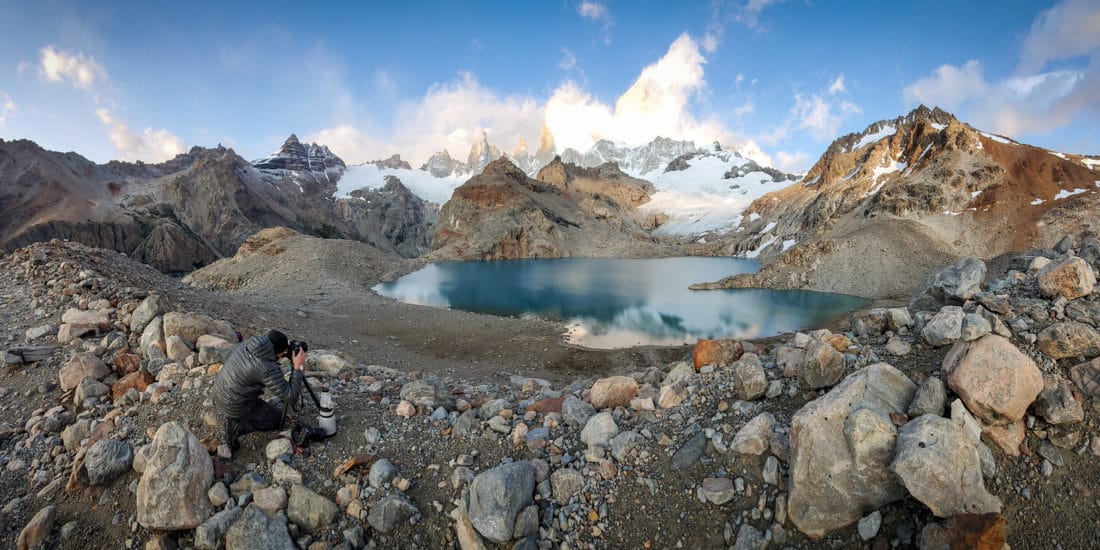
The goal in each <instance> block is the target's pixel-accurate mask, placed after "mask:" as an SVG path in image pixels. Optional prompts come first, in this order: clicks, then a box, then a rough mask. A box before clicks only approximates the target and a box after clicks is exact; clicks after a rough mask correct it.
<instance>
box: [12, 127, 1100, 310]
mask: <svg viewBox="0 0 1100 550" xmlns="http://www.w3.org/2000/svg"><path fill="white" fill-rule="evenodd" d="M554 152H555V148H554V143H553V136H552V135H551V134H550V133H549V132H548V131H545V130H544V132H543V135H542V137H541V139H540V144H539V148H538V149H537V150H536V152H535V153H534V154H531V153H529V152H528V151H527V149H526V146H525V144H520V146H519V147H517V148H516V149H514V150H513V151H512V152H510V153H507V154H504V153H501V151H500V149H498V148H497V147H494V146H493V145H491V144H490V142H489V136H488V135H487V134H486V133H485V132H481V133H480V135H479V136H478V139H477V141H476V142H475V143H474V145H473V146H472V147H471V150H470V151H469V153H468V154H467V155H466V158H465V160H464V161H460V160H457V159H455V158H452V157H451V156H450V154H449V153H448V152H447V151H446V150H443V151H441V152H439V153H437V154H436V155H433V156H432V158H430V159H429V160H428V161H427V162H426V163H424V165H422V166H421V167H420V169H419V170H414V169H413V168H412V166H411V165H410V164H409V163H408V162H406V161H405V160H403V159H402V158H401V157H400V155H393V156H392V157H390V158H388V159H380V160H377V161H373V162H371V163H366V164H363V165H353V166H348V165H347V164H346V163H345V162H344V161H343V160H342V159H340V158H339V157H338V156H337V155H335V154H333V153H332V151H331V150H329V149H328V148H327V147H325V146H324V145H319V144H313V143H310V144H306V143H302V142H300V141H299V140H298V138H297V137H296V136H295V135H293V134H292V135H291V136H290V137H289V138H288V139H287V140H286V141H285V142H284V143H283V144H282V146H280V147H279V148H278V149H277V150H276V151H274V152H273V153H272V154H270V155H268V156H266V157H264V158H262V159H258V160H255V161H253V162H248V161H246V160H244V159H242V158H241V157H240V156H239V155H237V154H236V153H235V152H234V151H233V150H232V149H227V148H224V147H221V146H218V147H216V148H209V149H206V148H201V147H195V148H192V149H191V150H190V151H188V152H187V153H184V154H182V155H179V156H177V157H176V158H174V159H172V160H170V161H167V162H164V163H159V164H145V163H141V162H137V163H124V162H117V161H112V162H110V163H107V164H102V165H99V164H95V163H92V162H90V161H88V160H87V159H84V158H83V157H81V156H79V155H77V154H76V153H56V152H51V151H46V150H44V149H42V148H40V147H38V146H37V145H36V144H34V143H33V142H30V141H26V140H16V141H3V140H0V212H3V213H4V216H3V217H2V219H0V246H2V247H3V248H5V249H9V250H10V249H13V248H15V247H18V246H21V245H23V244H26V243H29V242H33V241H41V240H48V239H51V238H62V239H71V240H78V241H82V242H85V243H86V244H90V245H93V246H98V247H103V248H110V249H114V250H118V251H121V252H124V253H126V254H129V255H131V256H132V257H134V258H136V259H139V260H141V261H144V262H146V263H149V264H150V265H153V266H154V267H157V268H158V269H161V270H164V271H188V270H191V269H194V268H196V267H199V266H201V265H205V264H207V263H209V262H211V261H213V260H215V259H217V258H219V257H224V256H228V255H232V254H233V253H234V252H235V251H236V249H237V247H239V246H240V244H241V243H243V242H244V240H245V239H246V238H248V236H250V235H252V234H253V233H255V232H256V231H258V230H259V229H262V228H265V227H272V226H285V227H289V228H291V229H294V230H297V231H300V232H303V233H310V234H314V235H320V236H326V237H342V238H350V239H356V240H361V241H363V242H367V243H370V244H372V245H374V246H375V247H377V248H379V249H380V250H383V251H385V252H387V253H391V254H394V255H398V256H402V257H416V256H421V255H425V254H428V256H427V257H428V258H430V259H435V260H445V259H484V258H518V257H558V256H622V255H625V256H646V255H654V254H659V253H662V252H659V251H658V249H659V248H660V247H661V246H665V247H666V250H665V251H664V252H663V253H664V254H668V253H675V252H674V251H675V250H680V252H682V253H687V252H690V253H703V254H719V255H742V256H747V257H752V258H757V259H759V260H760V261H761V262H763V263H764V264H765V266H764V268H763V269H762V270H761V271H760V272H759V273H758V274H756V275H755V276H742V277H739V278H737V279H736V280H734V279H731V280H727V281H722V282H717V283H713V284H712V285H711V286H712V287H713V286H745V285H767V286H773V287H784V288H814V289H823V290H836V291H840V292H849V293H853V294H860V295H864V296H868V295H870V296H871V297H885V296H893V295H900V294H901V293H903V292H904V291H906V289H904V288H902V287H910V286H913V285H915V284H917V283H918V282H919V279H921V278H923V277H924V276H925V275H927V272H928V271H929V270H930V269H933V268H934V267H935V266H941V265H943V264H944V263H945V260H946V259H949V258H952V257H958V256H960V255H979V256H982V257H990V256H992V255H996V254H1000V253H1002V252H1006V251H1009V250H1021V249H1024V248H1028V247H1033V246H1039V245H1043V244H1050V241H1051V240H1052V239H1055V238H1056V237H1057V236H1060V235H1061V234H1063V233H1068V232H1076V231H1079V230H1080V229H1082V228H1084V229H1092V230H1095V229H1096V228H1095V227H1092V224H1095V223H1096V222H1095V221H1094V220H1096V219H1098V218H1097V216H1096V214H1097V212H1098V204H1097V203H1098V200H1100V199H1098V197H1100V188H1098V185H1100V184H1098V183H1097V181H1098V180H1100V175H1098V172H1097V168H1100V160H1097V159H1096V158H1095V157H1084V156H1079V155H1069V154H1063V153H1058V152H1053V151H1048V150H1045V149H1040V148H1036V147H1031V146H1028V145H1024V144H1020V143H1016V142H1014V141H1012V140H1009V139H1006V138H1003V137H1000V136H996V135H993V134H989V133H985V132H982V131H980V130H977V129H974V128H972V127H970V126H969V125H967V124H965V123H963V122H961V121H959V120H957V119H956V118H955V117H953V116H952V115H950V114H949V113H946V112H944V111H942V110H940V109H928V108H926V107H923V106H922V107H919V108H917V109H915V110H914V111H912V112H910V113H908V114H906V115H904V116H900V117H897V118H895V119H890V120H883V121H880V122H877V123H875V124H872V125H870V126H869V127H867V128H866V129H865V130H864V131H862V132H858V133H853V134H849V135H846V136H842V137H840V138H838V139H837V140H836V141H834V142H833V143H832V144H831V145H830V146H829V147H828V149H827V150H826V151H825V153H824V154H823V155H822V156H821V158H820V159H819V160H818V161H817V162H816V163H815V164H814V166H813V168H811V170H810V171H809V172H808V173H806V174H805V175H802V176H799V175H792V174H786V173H783V172H781V171H778V170H775V169H774V168H771V167H768V166H764V165H761V164H760V163H758V162H756V161H754V160H752V159H751V158H749V157H750V156H753V155H752V154H751V152H750V151H736V150H735V151H725V150H723V149H722V147H721V146H720V145H718V144H717V143H715V144H711V145H710V146H707V147H702V148H700V147H696V146H695V144H694V143H692V142H690V141H676V140H671V139H668V138H662V137H658V138H656V139H654V140H653V141H651V142H650V143H647V144H644V145H642V146H636V147H626V146H622V145H617V144H614V143H611V142H608V141H600V142H597V143H596V144H595V145H594V146H593V148H592V149H591V150H589V151H587V152H585V153H583V154H582V153H579V152H577V151H575V150H572V149H566V150H565V151H562V152H561V154H560V155H555V154H554ZM689 243H690V246H689V248H683V246H688V245H689ZM669 245H674V247H673V248H672V249H668V248H667V247H668V246H669ZM676 247H680V248H676ZM868 257H875V258H880V259H881V261H880V262H878V264H877V265H876V264H875V263H874V262H870V263H868V262H866V261H862V260H863V259H865V258H868ZM899 266H904V271H905V272H906V273H907V275H906V276H903V277H900V279H899V278H898V277H896V276H895V277H892V278H890V277H887V278H883V280H892V281H895V282H894V283H892V286H890V287H889V288H886V287H883V288H869V287H868V286H867V285H861V284H860V282H859V276H857V272H858V273H863V274H864V275H866V277H867V278H868V279H874V278H875V277H874V275H875V272H876V270H878V271H883V272H886V271H889V272H891V273H893V274H895V275H896V272H897V270H898V269H899ZM836 273H847V274H848V276H846V277H836V276H835V274H836Z"/></svg>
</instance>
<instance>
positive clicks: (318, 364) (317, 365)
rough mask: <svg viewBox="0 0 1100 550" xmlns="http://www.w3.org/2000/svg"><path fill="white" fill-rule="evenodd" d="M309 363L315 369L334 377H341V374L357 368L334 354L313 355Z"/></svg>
mask: <svg viewBox="0 0 1100 550" xmlns="http://www.w3.org/2000/svg"><path fill="white" fill-rule="evenodd" d="M309 363H310V364H311V365H313V368H314V369H316V370H319V371H321V372H323V373H325V374H327V375H329V376H332V377H337V376H340V373H341V372H344V371H347V370H351V369H354V368H355V366H354V365H352V364H351V363H350V362H348V361H347V360H345V359H344V358H343V357H340V356H339V355H336V354H334V353H318V354H315V355H313V354H311V356H310V358H309Z"/></svg>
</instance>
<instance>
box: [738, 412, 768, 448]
mask: <svg viewBox="0 0 1100 550" xmlns="http://www.w3.org/2000/svg"><path fill="white" fill-rule="evenodd" d="M774 430H775V417H774V416H772V413H770V412H762V413H760V414H758V415H756V416H755V417H753V419H752V420H750V421H749V422H748V423H747V424H745V425H744V426H743V427H742V428H741V429H740V430H737V435H735V436H734V437H733V441H732V442H731V443H730V449H732V450H733V451H734V452H736V453H740V454H743V455H756V456H759V455H762V454H764V452H766V451H767V450H768V444H769V442H770V441H771V437H772V431H774Z"/></svg>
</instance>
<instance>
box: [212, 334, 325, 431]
mask: <svg viewBox="0 0 1100 550" xmlns="http://www.w3.org/2000/svg"><path fill="white" fill-rule="evenodd" d="M290 348H291V345H290V341H288V340H287V337H286V335H285V334H283V333H282V332H279V331H277V330H271V331H269V332H268V333H267V334H266V335H264V336H253V337H252V338H249V339H248V341H246V342H244V343H243V344H240V345H238V346H236V347H235V348H234V349H233V352H232V353H231V354H230V355H229V359H227V360H226V361H225V364H224V365H223V366H222V370H221V371H220V372H218V375H217V377H215V378H214V403H215V405H216V407H217V409H218V411H219V412H220V413H221V414H223V415H225V444H226V445H229V448H230V449H232V450H233V451H236V450H237V449H238V447H239V445H240V443H239V442H238V441H237V438H238V437H240V436H242V435H245V434H248V433H252V432H258V431H268V430H281V429H283V425H282V424H283V411H282V409H280V408H278V407H276V406H274V405H272V404H270V403H268V402H266V401H264V400H263V399H260V395H261V394H262V393H263V391H264V388H267V389H268V390H270V391H271V392H272V393H274V394H275V395H277V396H279V398H280V399H282V400H283V402H284V403H293V402H296V401H298V400H299V399H300V394H301V388H302V384H303V378H304V374H303V373H302V370H303V365H305V362H306V350H305V347H304V346H297V347H296V350H295V351H296V353H294V354H293V356H292V357H291V360H292V362H293V365H294V366H293V369H292V370H291V375H290V380H289V381H288V380H286V379H285V378H283V371H282V369H280V368H279V360H280V359H282V358H284V357H286V356H287V354H288V353H289V352H290Z"/></svg>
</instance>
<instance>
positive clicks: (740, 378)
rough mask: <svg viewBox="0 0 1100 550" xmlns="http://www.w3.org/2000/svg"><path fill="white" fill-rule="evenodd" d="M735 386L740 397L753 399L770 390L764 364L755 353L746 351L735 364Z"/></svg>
mask: <svg viewBox="0 0 1100 550" xmlns="http://www.w3.org/2000/svg"><path fill="white" fill-rule="evenodd" d="M733 388H734V391H736V392H737V397H738V398H739V399H745V400H748V401H753V400H756V399H760V398H761V397H764V393H765V392H767V391H768V376H767V375H766V374H764V365H763V364H761V363H760V358H759V357H757V356H756V354H753V353H746V354H745V355H743V356H741V359H739V360H738V361H737V362H735V363H734V364H733Z"/></svg>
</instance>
